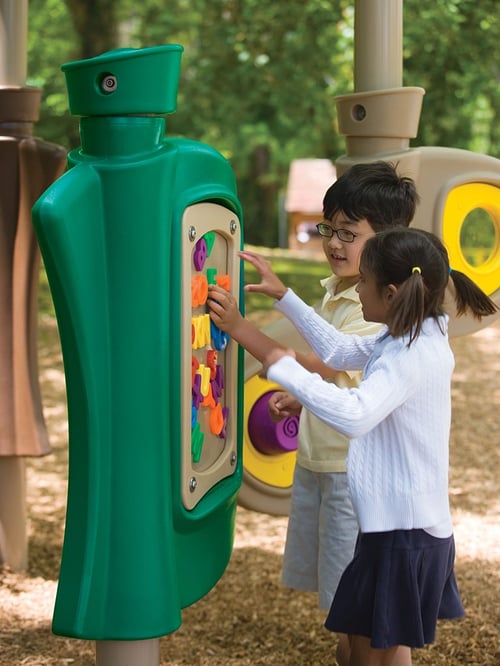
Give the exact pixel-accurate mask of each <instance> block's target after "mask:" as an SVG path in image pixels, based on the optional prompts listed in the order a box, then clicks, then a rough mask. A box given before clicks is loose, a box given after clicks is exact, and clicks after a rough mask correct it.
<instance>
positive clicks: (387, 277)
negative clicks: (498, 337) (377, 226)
mask: <svg viewBox="0 0 500 666" xmlns="http://www.w3.org/2000/svg"><path fill="white" fill-rule="evenodd" d="M361 271H362V272H363V273H372V274H373V275H374V276H375V279H376V281H377V284H378V286H379V288H380V289H382V288H383V287H385V286H387V285H390V284H393V285H395V286H397V287H398V290H397V293H396V294H395V295H394V298H393V299H392V302H391V306H390V308H389V312H388V321H387V324H388V328H389V333H390V334H391V335H392V336H394V337H401V336H403V335H409V343H408V346H409V345H410V344H411V343H412V342H413V340H415V338H417V337H418V335H419V333H420V331H421V329H422V324H423V321H424V319H426V318H427V317H433V318H434V319H436V320H437V319H438V317H439V316H440V315H442V314H443V313H444V308H443V304H444V298H445V291H446V287H447V285H448V280H449V278H450V277H451V279H452V281H453V284H454V287H455V289H454V291H455V301H456V305H457V315H458V316H461V315H463V314H465V313H467V312H469V313H470V314H472V316H473V317H475V318H476V319H482V317H486V316H488V315H492V314H494V313H495V312H496V311H497V310H498V306H497V305H496V304H495V303H494V302H493V301H492V300H491V299H490V298H489V297H488V296H487V295H486V294H485V293H484V292H483V291H482V290H481V289H480V288H479V287H478V286H477V285H476V284H475V283H474V282H473V281H472V280H471V279H470V278H468V277H467V276H466V275H465V274H464V273H462V272H460V271H456V270H451V269H450V263H449V259H448V252H447V251H446V248H445V246H444V245H443V243H442V242H441V241H440V240H439V238H438V237H437V236H435V235H434V234H431V233H429V232H428V231H424V230H422V229H414V228H410V229H408V228H405V227H396V228H394V229H387V230H386V231H382V232H380V233H378V234H376V235H375V236H373V237H371V238H369V239H368V240H367V242H366V244H365V247H364V249H363V253H362V255H361Z"/></svg>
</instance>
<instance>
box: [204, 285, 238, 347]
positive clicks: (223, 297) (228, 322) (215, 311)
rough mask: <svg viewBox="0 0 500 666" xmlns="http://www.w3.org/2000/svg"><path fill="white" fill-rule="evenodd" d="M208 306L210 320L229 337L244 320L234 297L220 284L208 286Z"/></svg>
mask: <svg viewBox="0 0 500 666" xmlns="http://www.w3.org/2000/svg"><path fill="white" fill-rule="evenodd" d="M207 306H208V308H209V310H210V312H209V314H210V319H211V320H212V321H213V322H214V324H215V325H216V326H217V328H220V329H221V331H225V332H226V333H228V334H229V335H231V331H233V330H234V329H235V328H236V327H237V326H238V324H240V322H241V321H242V320H243V317H242V316H241V313H240V311H239V310H238V305H237V303H236V299H235V298H234V296H233V295H232V294H230V293H229V292H228V291H226V290H225V289H223V288H222V287H219V285H218V284H209V285H208V299H207Z"/></svg>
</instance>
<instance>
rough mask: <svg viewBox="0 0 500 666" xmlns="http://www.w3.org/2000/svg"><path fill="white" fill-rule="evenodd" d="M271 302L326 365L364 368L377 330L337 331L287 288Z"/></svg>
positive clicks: (338, 367)
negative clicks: (367, 332) (372, 332)
mask: <svg viewBox="0 0 500 666" xmlns="http://www.w3.org/2000/svg"><path fill="white" fill-rule="evenodd" d="M274 306H275V308H276V309H277V310H279V311H280V312H281V313H282V314H284V315H285V317H287V318H288V319H289V320H290V321H291V322H292V323H293V325H294V326H295V328H296V329H297V330H298V331H299V333H300V334H301V335H302V336H303V337H304V338H305V339H306V340H307V342H308V343H309V344H310V345H311V347H312V349H313V350H314V352H315V353H316V355H317V356H318V357H319V358H320V359H321V360H322V361H323V362H324V363H325V364H326V365H328V366H330V367H331V368H335V369H336V370H361V369H362V368H364V366H365V364H366V361H367V360H368V357H369V356H370V354H371V352H372V350H373V347H374V344H375V342H376V339H377V337H378V335H377V334H375V335H366V336H360V335H352V334H351V335H349V334H345V333H341V332H340V331H338V330H337V329H336V328H335V327H334V326H333V325H332V324H330V323H328V322H327V321H325V319H323V317H322V316H321V315H320V314H318V313H317V312H316V311H315V310H314V308H312V307H310V306H309V305H307V304H306V303H304V301H303V300H302V299H301V298H299V297H298V296H297V295H296V294H295V293H294V292H293V291H292V290H291V289H288V290H287V292H286V293H285V295H284V296H283V297H282V298H281V299H280V300H279V301H275V304H274Z"/></svg>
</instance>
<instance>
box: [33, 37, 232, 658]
mask: <svg viewBox="0 0 500 666" xmlns="http://www.w3.org/2000/svg"><path fill="white" fill-rule="evenodd" d="M182 51H183V48H182V46H179V45H175V44H170V45H165V46H158V47H151V48H146V49H119V50H116V51H110V52H108V53H105V54H102V55H100V56H97V57H95V58H90V59H88V60H81V61H76V62H72V63H67V64H65V65H63V71H64V73H65V76H66V83H67V88H68V97H69V104H70V110H71V112H72V113H73V114H74V115H77V116H80V135H81V147H79V148H77V149H75V150H73V151H72V152H71V153H70V154H69V156H68V163H69V167H70V168H69V170H68V171H67V172H66V173H65V174H64V175H63V176H61V177H60V178H59V179H58V180H56V181H55V182H54V183H53V184H52V185H51V186H50V187H49V188H48V189H47V191H46V192H45V193H44V194H43V195H42V196H41V197H40V198H39V199H38V201H37V202H36V204H35V206H34V208H33V221H34V225H35V229H36V233H37V237H38V241H39V244H40V249H41V252H42V256H43V259H44V264H45V268H46V272H47V277H48V280H49V285H50V289H51V293H52V297H53V301H54V306H55V310H56V315H57V319H58V326H59V333H60V338H61V346H62V351H63V358H64V367H65V376H66V386H67V399H68V420H69V455H70V459H69V490H68V504H67V514H66V529H65V537H64V545H63V553H62V562H61V569H60V576H59V583H58V590H57V596H56V604H55V610H54V618H53V631H54V633H56V634H60V635H63V636H71V637H75V638H85V639H90V640H95V641H96V656H97V663H98V664H99V665H101V666H115V665H116V666H118V664H120V665H122V664H124V663H126V664H129V665H135V664H137V665H139V664H140V666H149V665H151V666H153V665H154V664H158V658H159V657H158V655H159V643H158V637H160V636H162V635H165V634H169V633H172V632H173V631H175V630H176V629H177V628H178V627H179V625H180V624H181V610H182V609H183V608H185V607H186V606H189V605H191V604H192V603H194V602H195V601H197V600H198V599H200V598H201V597H202V596H204V595H205V594H207V593H208V591H209V590H210V589H211V588H212V587H213V586H214V585H215V583H216V582H217V580H218V579H219V578H220V576H221V575H222V573H223V572H224V569H225V568H226V566H227V563H228V561H229V558H230V555H231V550H232V543H233V538H234V525H235V514H236V507H237V501H236V498H237V493H238V490H239V487H240V484H241V475H242V457H241V396H242V390H241V384H242V382H241V378H242V354H241V350H239V349H238V346H237V345H236V343H234V342H232V341H231V340H229V339H228V338H227V336H226V335H225V334H224V333H223V332H222V331H220V330H219V329H217V328H216V327H215V326H214V325H213V324H211V322H210V318H209V315H208V313H207V309H206V299H207V294H208V284H209V283H211V282H216V283H218V284H221V285H223V286H224V287H225V288H227V289H230V290H231V291H232V292H233V293H234V294H235V296H236V297H237V298H238V299H239V297H240V261H239V260H238V258H237V251H238V250H240V249H241V247H242V242H243V240H242V233H241V210H240V204H239V202H238V199H237V196H236V186H235V181H234V175H233V173H232V170H231V168H230V166H229V163H228V162H227V161H226V160H225V159H224V158H223V157H222V156H221V155H220V154H219V153H217V152H216V151H215V150H213V149H212V148H210V147H208V146H205V145H203V144H201V143H198V142H195V141H190V140H188V139H166V138H165V118H164V117H163V116H164V114H166V113H172V112H174V111H175V108H176V97H177V86H178V79H179V70H180V60H181V54H182Z"/></svg>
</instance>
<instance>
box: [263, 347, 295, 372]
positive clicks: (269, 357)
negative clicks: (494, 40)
mask: <svg viewBox="0 0 500 666" xmlns="http://www.w3.org/2000/svg"><path fill="white" fill-rule="evenodd" d="M283 356H291V357H292V358H296V357H295V351H294V350H293V349H279V348H275V349H272V350H271V351H270V352H269V353H268V354H266V357H265V359H264V362H263V364H262V368H263V373H264V374H265V375H266V376H267V371H268V370H269V367H270V366H271V365H273V364H274V363H276V362H277V361H279V360H280V358H283Z"/></svg>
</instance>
